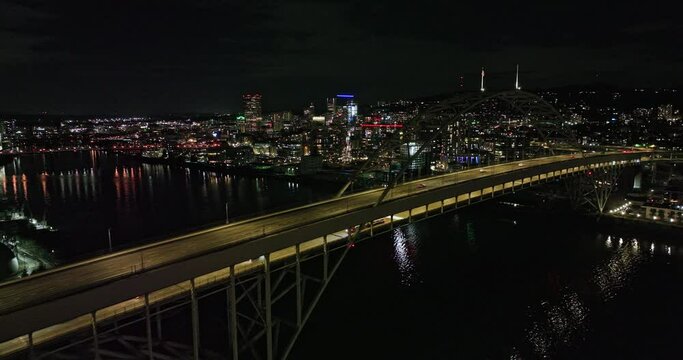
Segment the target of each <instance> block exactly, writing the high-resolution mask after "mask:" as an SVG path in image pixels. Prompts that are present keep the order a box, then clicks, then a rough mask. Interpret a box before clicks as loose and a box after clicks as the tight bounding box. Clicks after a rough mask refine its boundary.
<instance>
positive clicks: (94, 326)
mask: <svg viewBox="0 0 683 360" xmlns="http://www.w3.org/2000/svg"><path fill="white" fill-rule="evenodd" d="M90 325H91V327H92V339H93V340H92V341H93V351H94V352H95V359H96V360H99V359H100V341H99V339H98V338H97V318H96V317H95V312H94V311H93V312H91V313H90Z"/></svg>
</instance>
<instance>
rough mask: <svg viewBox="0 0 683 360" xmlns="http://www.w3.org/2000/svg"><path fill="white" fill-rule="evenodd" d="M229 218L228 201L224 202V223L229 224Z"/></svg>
mask: <svg viewBox="0 0 683 360" xmlns="http://www.w3.org/2000/svg"><path fill="white" fill-rule="evenodd" d="M229 223H230V220H229V218H228V202H227V201H226V202H225V225H227V224H229Z"/></svg>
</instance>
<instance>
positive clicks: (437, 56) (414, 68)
mask: <svg viewBox="0 0 683 360" xmlns="http://www.w3.org/2000/svg"><path fill="white" fill-rule="evenodd" d="M645 5H647V4H642V3H639V4H630V3H628V2H618V3H617V2H611V1H608V2H595V1H592V2H588V1H573V2H566V3H562V2H550V1H544V2H540V1H530V2H505V3H502V4H495V3H491V2H482V1H476V2H455V1H430V0H423V1H419V2H416V1H404V0H396V1H386V0H385V1H330V0H327V1H313V0H309V1H305V0H302V1H287V2H283V1H258V0H256V1H227V0H226V1H220V0H202V1H189V0H188V1H132V0H128V1H126V0H98V1H69V0H65V1H47V0H45V1H42V0H32V1H22V2H21V3H19V2H7V1H5V2H1V3H0V51H1V52H0V77H1V78H2V79H3V82H4V85H5V86H3V87H2V90H0V111H4V112H10V111H22V112H37V111H50V112H66V113H70V112H119V113H127V112H172V111H212V112H214V111H216V112H218V111H231V110H233V111H234V110H237V109H238V108H239V99H240V96H239V95H240V94H241V93H242V92H246V91H261V92H263V93H264V103H265V104H264V105H265V106H266V108H273V109H276V108H297V107H301V106H303V105H304V104H305V103H307V102H309V101H314V100H320V99H322V98H324V97H326V96H329V95H330V94H334V93H337V92H340V91H350V92H355V93H358V94H359V96H360V98H361V99H363V100H367V101H373V100H376V99H378V98H393V97H403V96H418V95H428V94H432V93H438V92H442V91H449V90H454V89H455V88H457V84H458V82H459V78H460V77H461V76H464V78H465V84H466V86H468V87H471V88H476V86H477V83H478V79H477V74H478V72H479V68H480V67H481V66H482V65H484V66H486V67H487V80H488V81H489V84H490V87H501V88H502V87H509V84H508V83H509V82H510V80H511V78H512V77H511V75H512V72H513V70H514V64H516V63H520V64H521V68H522V70H523V74H522V75H523V81H524V84H525V85H526V86H527V87H546V86H559V85H566V84H574V83H590V82H593V81H596V79H599V80H600V81H602V82H608V83H613V84H614V85H620V86H681V82H682V81H683V80H682V79H683V74H682V73H681V62H682V60H683V59H682V57H683V56H682V55H681V50H680V47H679V46H677V43H676V42H677V41H679V40H678V39H680V38H681V36H683V31H682V27H681V25H680V24H679V23H680V21H678V20H679V19H677V18H676V17H675V14H674V12H673V11H670V9H668V8H667V7H666V6H654V5H651V6H645Z"/></svg>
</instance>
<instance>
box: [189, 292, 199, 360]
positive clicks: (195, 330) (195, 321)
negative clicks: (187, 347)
mask: <svg viewBox="0 0 683 360" xmlns="http://www.w3.org/2000/svg"><path fill="white" fill-rule="evenodd" d="M190 300H191V302H192V304H191V307H192V354H193V356H194V359H195V360H199V304H198V302H197V290H196V289H195V287H194V279H190Z"/></svg>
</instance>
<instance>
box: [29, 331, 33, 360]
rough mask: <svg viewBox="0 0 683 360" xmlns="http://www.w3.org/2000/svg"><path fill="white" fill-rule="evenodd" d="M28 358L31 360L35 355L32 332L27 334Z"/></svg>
mask: <svg viewBox="0 0 683 360" xmlns="http://www.w3.org/2000/svg"><path fill="white" fill-rule="evenodd" d="M28 358H29V360H33V359H34V358H35V354H34V353H33V332H30V333H28Z"/></svg>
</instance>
